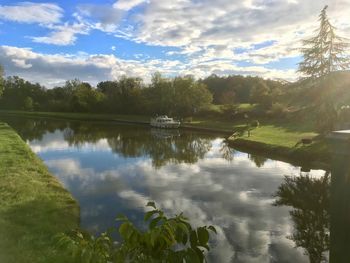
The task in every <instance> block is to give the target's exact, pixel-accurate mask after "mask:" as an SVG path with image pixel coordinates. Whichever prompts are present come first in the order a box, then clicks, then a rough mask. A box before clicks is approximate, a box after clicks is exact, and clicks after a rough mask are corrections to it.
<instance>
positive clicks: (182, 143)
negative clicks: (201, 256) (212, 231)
mask: <svg viewBox="0 0 350 263" xmlns="http://www.w3.org/2000/svg"><path fill="white" fill-rule="evenodd" d="M2 119H5V121H7V122H8V123H9V124H10V125H11V126H12V127H14V128H15V129H16V130H17V131H18V132H19V133H20V135H21V136H22V137H23V139H25V140H26V141H27V142H28V144H29V145H30V147H31V148H32V150H33V151H34V152H35V153H37V154H38V155H39V156H40V157H41V158H42V159H43V160H44V161H45V163H46V165H47V166H48V167H49V169H50V170H51V171H52V173H53V174H54V175H55V176H57V178H58V179H59V180H60V181H61V182H62V183H63V184H64V186H65V187H66V188H67V189H68V190H69V191H70V192H71V193H72V195H73V196H74V197H75V198H76V199H77V200H78V201H79V204H80V208H81V226H82V227H83V228H86V229H88V230H89V231H91V232H93V233H98V232H101V231H104V230H106V229H107V228H108V227H110V226H112V225H114V224H115V221H114V218H115V216H116V215H117V214H119V213H124V214H126V215H127V216H128V217H129V218H130V219H131V220H132V221H134V222H135V223H136V224H138V225H139V226H142V220H143V219H142V218H143V212H144V211H145V208H144V205H145V204H146V202H147V201H149V200H154V201H155V202H156V204H157V205H158V206H159V207H161V208H163V209H165V210H166V212H167V213H169V214H175V213H179V212H181V211H183V212H184V213H185V215H186V216H188V217H189V218H190V220H191V222H192V223H193V224H195V225H204V224H207V225H208V224H212V225H214V226H215V227H216V228H217V230H218V235H217V236H215V237H214V238H213V242H212V247H213V249H212V251H211V253H210V254H209V259H210V261H211V262H309V256H308V255H305V254H306V252H309V254H312V255H311V256H310V257H311V260H312V261H313V262H317V261H319V260H320V259H321V258H322V256H323V257H324V260H326V261H327V258H328V252H327V250H328V245H329V244H328V234H329V229H328V227H329V220H328V219H329V215H328V213H327V211H328V208H326V207H322V206H323V205H324V203H323V202H322V201H317V200H323V199H324V200H326V201H327V194H325V192H327V191H328V187H329V184H328V183H329V181H327V180H325V178H327V176H325V171H322V170H311V171H309V172H308V173H305V172H302V171H301V168H300V167H296V166H293V165H291V164H288V163H285V162H280V161H274V160H269V159H266V158H264V157H261V156H256V155H251V154H247V153H243V152H239V151H236V150H234V149H232V148H230V147H228V146H227V145H226V143H225V142H224V139H223V137H222V136H220V135H214V134H206V133H198V132H191V131H176V130H175V131H166V130H156V129H150V128H148V127H142V126H130V125H110V124H101V123H87V122H67V121H57V120H44V119H41V120H40V119H36V120H34V119H24V118H16V119H14V118H11V119H9V118H2ZM285 176H296V177H297V178H304V179H305V180H306V181H305V182H304V183H299V184H298V187H304V189H294V194H295V195H294V196H290V195H288V193H287V194H285V195H284V196H282V197H283V198H282V197H281V196H279V197H278V196H276V193H277V190H278V189H279V187H281V186H286V185H288V181H287V179H285ZM310 178H313V179H310ZM296 180H298V179H296ZM310 182H311V183H310ZM322 182H324V184H322ZM320 185H321V186H320ZM307 187H310V188H309V189H308V188H307ZM322 187H324V188H325V189H326V190H325V191H323V190H324V189H323V188H322ZM320 189H321V190H320ZM318 190H320V192H319V195H317V194H318V192H317V191H318ZM298 191H300V192H298ZM310 194H312V195H313V196H310ZM280 195H283V193H282V192H281V193H280ZM300 195H302V196H300ZM325 195H326V197H325ZM299 197H300V198H303V201H302V202H301V204H300V203H299V204H298V200H296V199H298V198H299ZM277 198H280V200H282V201H281V205H280V206H274V205H273V203H274V202H275V201H276V200H277ZM322 198H323V199H322ZM305 200H309V201H310V202H313V201H314V200H316V202H314V203H317V204H316V205H313V206H311V208H310V207H307V206H306V207H305V202H306V201H305ZM326 201H325V202H326ZM283 204H288V205H289V206H285V205H283ZM315 206H317V207H316V208H315V211H316V212H315V214H308V213H309V211H310V209H311V210H313V209H314V207H315ZM315 228H316V230H315ZM320 233H321V234H322V233H323V234H324V236H322V235H321V234H320ZM316 236H317V238H315V240H314V241H313V242H308V241H307V240H309V239H310V238H311V239H312V238H314V237H316ZM320 236H321V237H320ZM310 243H312V244H310ZM297 245H298V248H296V246H297Z"/></svg>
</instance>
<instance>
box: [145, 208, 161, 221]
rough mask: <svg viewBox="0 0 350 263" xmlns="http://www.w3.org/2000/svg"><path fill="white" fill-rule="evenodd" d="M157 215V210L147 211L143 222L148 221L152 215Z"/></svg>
mask: <svg viewBox="0 0 350 263" xmlns="http://www.w3.org/2000/svg"><path fill="white" fill-rule="evenodd" d="M156 213H158V210H153V211H149V212H147V213H146V214H145V217H144V220H145V221H148V220H149V219H150V218H151V217H152V216H153V215H154V214H156Z"/></svg>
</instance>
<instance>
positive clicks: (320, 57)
mask: <svg viewBox="0 0 350 263" xmlns="http://www.w3.org/2000/svg"><path fill="white" fill-rule="evenodd" d="M327 8H328V6H325V7H324V8H323V9H322V11H321V14H320V15H319V21H320V27H319V28H318V30H317V35H316V36H314V37H311V38H309V39H306V40H303V48H302V49H301V52H302V54H303V61H302V62H301V63H300V64H299V72H301V73H303V74H305V75H306V76H308V77H312V78H318V77H322V76H325V75H327V74H328V73H330V72H333V71H336V70H342V69H346V68H348V67H349V66H350V58H349V56H347V55H346V51H347V49H348V48H349V46H350V44H349V43H348V42H346V41H347V39H345V38H342V37H339V36H337V35H336V34H335V28H334V27H333V26H332V25H331V23H330V21H329V19H328V16H327V12H326V11H327Z"/></svg>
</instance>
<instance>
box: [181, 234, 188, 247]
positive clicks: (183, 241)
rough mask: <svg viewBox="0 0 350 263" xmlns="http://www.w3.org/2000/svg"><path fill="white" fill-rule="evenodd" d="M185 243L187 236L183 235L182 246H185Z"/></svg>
mask: <svg viewBox="0 0 350 263" xmlns="http://www.w3.org/2000/svg"><path fill="white" fill-rule="evenodd" d="M187 241H188V235H187V234H184V235H183V236H182V244H184V245H186V243H187Z"/></svg>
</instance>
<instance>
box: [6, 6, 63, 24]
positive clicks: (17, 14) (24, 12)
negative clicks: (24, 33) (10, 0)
mask: <svg viewBox="0 0 350 263" xmlns="http://www.w3.org/2000/svg"><path fill="white" fill-rule="evenodd" d="M62 17H63V9H62V8H60V7H59V6H58V5H56V4H50V3H31V2H22V3H18V4H17V5H0V20H11V21H16V22H21V23H42V24H51V23H59V22H60V20H61V18H62Z"/></svg>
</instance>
